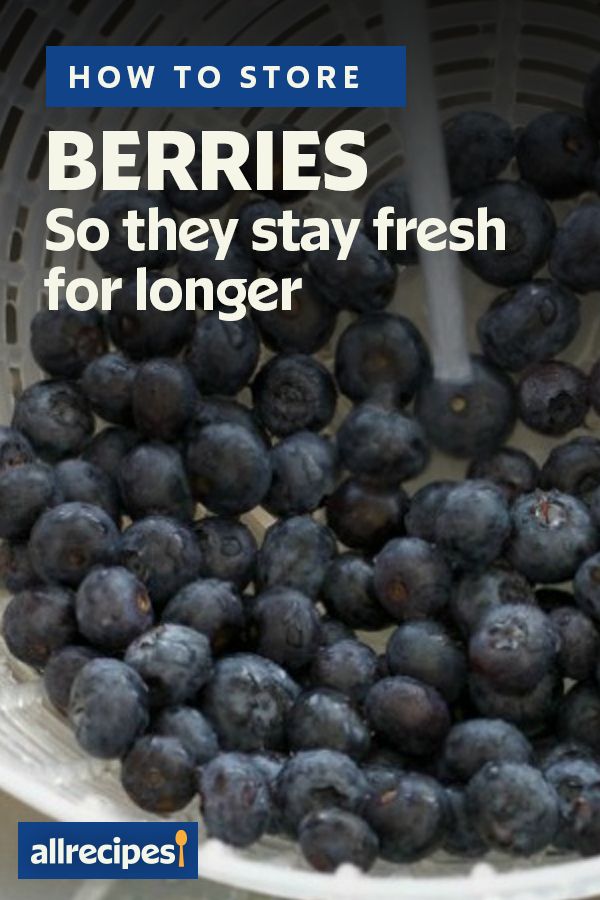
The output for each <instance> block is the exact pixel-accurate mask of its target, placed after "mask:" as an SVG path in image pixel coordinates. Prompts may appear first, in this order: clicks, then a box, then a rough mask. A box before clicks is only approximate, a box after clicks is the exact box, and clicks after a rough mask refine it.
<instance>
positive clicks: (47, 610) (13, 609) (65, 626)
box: [2, 586, 77, 669]
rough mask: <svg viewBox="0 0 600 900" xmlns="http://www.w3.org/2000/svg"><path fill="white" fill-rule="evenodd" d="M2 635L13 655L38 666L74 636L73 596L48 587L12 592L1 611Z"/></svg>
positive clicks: (29, 664)
mask: <svg viewBox="0 0 600 900" xmlns="http://www.w3.org/2000/svg"><path fill="white" fill-rule="evenodd" d="M2 634H3V637H4V640H5V641H6V645H7V647H8V649H9V650H10V652H11V653H12V655H13V656H16V657H17V659H20V660H21V662H24V663H27V665H28V666H32V667H33V668H35V669H41V668H42V667H43V666H44V665H45V664H46V663H47V662H48V660H49V658H50V656H51V654H52V653H54V651H55V650H60V649H61V648H62V647H65V646H66V645H67V644H72V643H73V641H74V640H75V639H76V637H77V623H76V621H75V612H74V609H73V595H72V594H71V592H70V591H67V590H64V589H63V588H59V587H51V586H49V587H34V588H30V589H28V590H25V591H21V593H19V594H15V595H14V597H13V598H12V599H11V600H10V602H9V603H8V606H7V607H6V609H5V610H4V616H3V619H2Z"/></svg>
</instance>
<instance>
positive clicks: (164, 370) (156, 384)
mask: <svg viewBox="0 0 600 900" xmlns="http://www.w3.org/2000/svg"><path fill="white" fill-rule="evenodd" d="M196 396H197V395H196V388H195V385H194V381H193V379H192V376H191V375H190V373H189V371H188V370H187V369H186V367H185V366H183V365H182V364H181V363H180V362H177V361H176V360H172V359H152V360H148V361H147V362H144V363H142V364H141V365H140V366H139V368H138V370H137V372H136V375H135V378H134V380H133V393H132V408H133V418H134V421H135V426H136V428H137V430H138V431H139V432H140V433H141V434H143V435H145V436H146V437H148V438H151V439H153V440H159V441H173V440H176V438H177V437H178V436H179V435H180V433H181V432H182V431H183V428H184V426H185V425H186V424H187V421H188V419H189V417H190V416H191V414H192V411H193V409H194V406H195V403H196Z"/></svg>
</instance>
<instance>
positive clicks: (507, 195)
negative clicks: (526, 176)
mask: <svg viewBox="0 0 600 900" xmlns="http://www.w3.org/2000/svg"><path fill="white" fill-rule="evenodd" d="M482 208H487V216H488V221H489V219H492V218H499V219H502V220H503V221H504V223H505V237H506V241H505V249H504V250H497V249H495V244H494V241H495V237H494V236H493V235H492V236H491V239H490V244H489V247H488V249H487V250H483V249H479V248H478V246H477V242H476V243H475V245H474V247H473V249H471V250H468V251H467V252H466V253H463V257H464V258H465V262H466V263H467V264H468V265H469V266H470V267H471V268H472V269H473V271H474V272H475V273H476V274H477V275H479V277H480V278H482V279H483V280H484V281H487V282H489V283H490V284H497V285H500V286H501V287H511V286H512V285H514V284H520V283H521V282H522V281H528V280H529V279H531V278H532V277H533V275H534V274H535V272H537V270H538V269H539V268H540V267H541V266H542V265H543V264H544V263H545V262H546V260H547V259H548V256H549V254H550V249H551V246H552V240H553V238H554V233H555V230H556V224H555V221H554V216H553V214H552V210H551V209H550V207H549V206H548V204H547V203H546V202H545V201H544V200H542V198H541V197H540V196H539V194H538V193H537V192H536V191H535V190H534V189H533V188H531V187H529V185H527V184H523V183H522V182H514V181H496V182H493V183H492V184H489V185H485V186H484V187H482V188H479V189H478V190H475V191H472V192H471V193H469V194H467V195H466V196H465V197H464V198H463V199H462V200H461V201H460V203H459V204H458V206H457V207H456V210H455V214H456V216H457V217H458V218H467V219H473V221H474V222H477V217H478V215H479V210H480V209H482ZM553 274H555V273H553ZM555 277H557V278H558V276H556V274H555ZM560 280H561V279H560V278H558V281H560Z"/></svg>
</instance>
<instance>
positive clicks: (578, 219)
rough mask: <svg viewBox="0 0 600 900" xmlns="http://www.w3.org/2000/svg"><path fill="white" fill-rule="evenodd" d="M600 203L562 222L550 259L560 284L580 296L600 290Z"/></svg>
mask: <svg viewBox="0 0 600 900" xmlns="http://www.w3.org/2000/svg"><path fill="white" fill-rule="evenodd" d="M599 246H600V203H584V204H582V205H581V206H578V207H577V209H574V210H573V211H572V212H571V213H569V215H568V216H567V217H566V219H565V220H564V222H562V224H561V226H560V228H559V229H558V232H557V234H556V238H555V240H554V244H553V245H552V254H551V256H550V272H551V273H552V276H553V277H554V278H556V280H557V281H560V282H562V283H563V284H566V285H567V286H568V287H570V288H571V289H572V290H574V291H577V292H578V293H581V294H587V293H588V292H589V291H596V290H598V288H600V262H599V254H598V247H599Z"/></svg>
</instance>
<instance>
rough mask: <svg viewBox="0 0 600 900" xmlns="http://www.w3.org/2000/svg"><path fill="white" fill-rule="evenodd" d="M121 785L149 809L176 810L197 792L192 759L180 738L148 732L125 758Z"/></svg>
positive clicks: (158, 810)
mask: <svg viewBox="0 0 600 900" xmlns="http://www.w3.org/2000/svg"><path fill="white" fill-rule="evenodd" d="M121 784H122V785H123V788H124V789H125V792H126V793H127V794H128V796H129V797H130V798H131V799H132V800H133V802H134V803H136V804H137V805H138V806H139V807H140V808H141V809H144V810H146V812H151V813H161V814H163V815H164V814H166V813H171V812H175V811H176V810H178V809H183V807H184V806H187V804H188V803H189V802H190V800H191V799H192V797H193V796H194V794H195V793H196V778H195V772H194V764H193V760H192V758H191V757H190V756H189V754H188V753H187V751H186V750H185V748H184V747H183V745H182V744H181V742H180V741H178V740H177V738H175V737H163V736H162V735H156V734H146V735H144V736H143V737H140V738H138V739H137V740H136V742H135V743H134V745H133V746H132V747H131V749H130V750H129V751H128V753H127V755H126V756H125V758H124V759H123V762H122V765H121Z"/></svg>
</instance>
